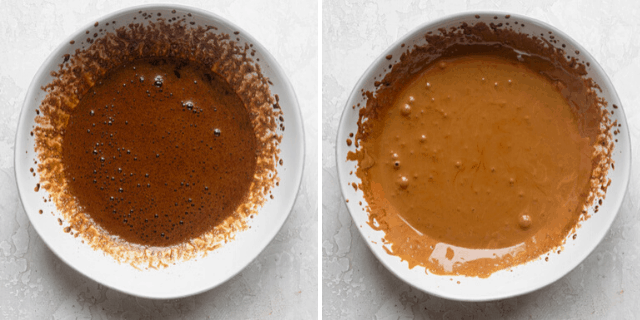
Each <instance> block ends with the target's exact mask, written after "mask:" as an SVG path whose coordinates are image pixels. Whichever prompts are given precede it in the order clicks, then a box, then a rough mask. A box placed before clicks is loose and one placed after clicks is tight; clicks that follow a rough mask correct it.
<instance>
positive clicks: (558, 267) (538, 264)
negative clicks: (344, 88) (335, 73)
mask: <svg viewBox="0 0 640 320" xmlns="http://www.w3.org/2000/svg"><path fill="white" fill-rule="evenodd" d="M476 14H477V15H480V18H479V19H476V18H475V15H476ZM506 15H507V13H503V12H473V13H470V12H467V13H461V14H456V15H452V16H447V17H444V18H441V19H438V20H435V21H432V22H429V23H426V24H424V25H422V26H420V27H418V28H416V29H414V30H413V31H411V32H409V33H408V34H406V35H405V36H403V37H402V38H400V39H399V40H398V41H396V42H395V43H394V44H393V45H391V46H390V47H389V48H388V49H387V50H385V51H384V52H382V54H381V55H380V56H379V57H378V58H377V59H376V60H375V61H374V62H373V64H371V66H370V67H369V68H368V69H367V71H365V73H364V75H363V76H362V77H361V78H360V80H359V81H358V83H357V84H356V85H355V87H354V89H353V91H352V92H351V95H350V96H349V99H348V100H347V104H346V106H345V110H344V112H343V114H342V118H341V119H340V125H339V129H338V135H337V143H336V146H337V147H336V157H337V167H338V177H339V181H340V188H341V189H342V194H343V196H344V197H345V199H349V202H348V203H347V207H348V209H349V212H350V213H351V217H352V219H353V221H354V222H355V224H356V225H357V226H358V227H359V230H360V233H361V235H362V237H363V238H364V240H365V242H366V243H367V245H369V248H370V249H371V251H373V253H374V254H375V256H376V257H377V258H378V260H380V262H381V263H382V264H383V265H384V266H385V267H386V268H387V269H389V271H391V272H392V273H393V274H395V275H396V276H397V277H399V278H400V279H402V280H403V281H405V282H407V283H408V284H410V285H412V286H415V287H416V288H418V289H420V290H422V291H424V292H427V293H429V294H433V295H436V296H440V297H443V298H448V299H454V300H463V301H487V300H495V299H502V298H508V297H514V296H517V295H521V294H525V293H528V292H531V291H534V290H537V289H540V288H542V287H544V286H546V285H548V284H551V283H553V282H554V281H556V280H558V279H560V278H561V277H563V276H564V275H566V274H567V273H568V272H569V271H571V270H572V269H573V268H575V267H576V266H577V265H578V264H580V262H582V261H583V260H584V259H585V258H586V257H587V256H588V255H589V254H590V253H591V252H592V251H593V249H595V247H596V246H597V245H598V243H600V241H601V240H602V238H603V237H604V236H605V234H606V233H607V232H608V230H609V228H610V226H611V224H612V223H613V220H614V219H615V217H616V215H617V213H618V210H619V209H620V205H621V204H622V200H623V198H624V194H625V192H626V189H627V185H628V183H629V172H630V169H631V168H630V166H631V146H630V137H629V131H628V128H627V121H626V118H625V116H624V111H623V109H622V105H621V104H620V100H619V99H618V95H617V94H616V91H615V89H614V88H613V85H612V84H611V81H609V78H608V77H607V75H606V74H605V72H604V71H603V70H602V68H601V67H600V65H599V64H598V63H597V62H596V61H595V60H594V58H593V57H592V56H591V55H590V54H589V53H588V52H587V50H585V49H584V48H583V47H582V46H581V45H579V44H578V43H576V42H575V41H574V40H573V39H571V38H570V37H569V36H567V35H566V34H564V33H563V32H562V31H560V30H558V29H556V28H554V27H552V26H550V25H548V24H546V23H543V22H540V21H537V20H534V19H532V18H528V17H525V16H521V15H516V14H511V15H510V18H509V19H507V18H506V17H505V16H506ZM494 17H498V18H497V20H496V19H494ZM515 21H518V22H519V24H518V27H516V28H515V30H516V31H519V32H522V33H527V34H531V35H536V36H537V35H540V34H541V33H543V34H547V32H548V31H552V32H553V35H554V36H555V39H557V40H559V41H560V43H565V44H566V46H567V47H566V48H565V50H566V52H574V51H575V50H579V51H580V60H583V59H584V61H585V62H589V63H590V67H587V71H588V72H589V74H588V76H589V77H591V78H593V80H595V82H596V83H598V84H599V85H600V86H601V87H602V93H601V95H600V96H601V97H604V98H605V100H606V101H607V102H608V103H609V105H611V104H616V105H617V106H618V107H619V108H618V109H617V110H616V112H615V114H613V115H612V116H611V118H612V120H617V121H618V123H620V124H622V127H620V128H619V129H620V131H621V133H620V134H618V135H617V136H615V138H616V139H618V142H617V143H616V144H615V149H614V153H613V159H614V160H615V170H610V171H609V175H608V178H611V180H612V183H611V186H610V187H609V189H608V191H607V195H606V200H604V202H603V203H602V205H601V206H600V209H599V212H598V213H595V214H593V209H590V213H591V214H592V216H591V218H589V219H588V220H587V221H586V222H584V223H583V224H582V227H580V228H578V230H577V239H576V240H571V241H567V242H566V244H565V245H564V250H563V251H562V252H561V254H552V256H551V258H550V259H549V261H548V262H546V261H544V259H537V260H534V261H531V262H529V263H526V264H523V265H520V266H516V267H513V268H511V269H510V270H501V271H498V272H496V273H494V274H492V275H491V276H490V277H489V278H486V279H482V278H476V277H465V276H438V275H433V274H429V275H427V274H425V269H424V268H423V267H414V268H413V269H409V267H408V264H407V262H402V261H401V260H400V258H399V257H397V256H393V255H389V254H387V253H386V252H385V251H384V249H383V248H382V242H381V241H380V239H381V238H382V237H383V236H384V232H383V231H376V230H373V229H372V228H371V227H370V226H369V224H367V220H368V217H367V213H366V212H365V211H362V210H361V206H359V205H358V202H360V201H362V203H363V205H366V201H365V199H364V198H363V193H362V191H360V190H358V191H355V190H354V188H351V187H348V186H347V183H351V182H356V183H359V182H360V180H359V179H358V178H357V177H356V176H355V175H349V172H351V171H354V172H355V170H356V167H357V163H356V162H355V161H347V160H346V159H347V152H349V151H350V150H354V149H355V146H353V145H352V146H350V147H348V146H347V144H346V143H345V141H346V140H347V138H349V136H348V135H349V133H350V132H357V128H358V126H357V124H356V121H357V120H358V111H359V109H357V108H356V109H355V110H354V109H352V108H351V106H353V105H356V104H358V103H361V104H364V103H365V101H366V100H365V99H364V98H363V97H362V95H361V90H364V91H372V92H373V91H374V88H375V87H374V81H375V80H374V77H375V76H378V75H380V74H382V75H383V76H384V74H385V73H386V72H387V71H385V70H386V69H385V68H387V67H388V65H389V61H388V60H387V59H386V58H385V57H386V56H387V55H392V56H393V57H399V56H400V55H401V54H402V53H403V52H404V51H405V50H406V49H407V48H409V47H412V46H413V45H414V44H418V45H422V44H425V40H424V37H423V35H425V34H426V33H427V32H429V31H433V32H434V33H437V32H438V29H439V28H445V29H448V28H450V27H457V26H459V25H460V23H462V22H468V23H470V24H471V23H477V22H485V23H487V24H489V23H495V24H498V23H501V22H502V23H506V22H510V23H511V25H513V24H514V22H515ZM520 24H524V27H522V26H520ZM402 44H405V45H406V46H405V47H401V45H402ZM457 281H460V284H458V283H457Z"/></svg>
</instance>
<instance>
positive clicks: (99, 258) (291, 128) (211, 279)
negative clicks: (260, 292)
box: [15, 5, 304, 298]
mask: <svg viewBox="0 0 640 320" xmlns="http://www.w3.org/2000/svg"><path fill="white" fill-rule="evenodd" d="M172 10H176V13H172ZM139 11H142V12H147V13H153V14H154V16H155V15H156V14H157V13H161V14H162V16H163V17H172V16H180V17H182V16H183V15H186V14H189V13H190V14H191V16H190V17H189V21H194V22H195V26H198V25H203V26H204V25H213V26H216V27H217V28H218V30H217V31H215V32H220V33H226V34H233V32H235V31H240V33H239V34H238V35H235V36H234V38H235V37H237V38H240V41H239V42H240V43H242V44H243V43H248V44H253V48H254V49H255V50H256V53H255V57H254V59H259V62H258V64H259V65H260V67H261V68H262V71H263V74H264V75H265V76H267V77H268V78H269V79H270V80H271V81H272V82H273V85H272V86H271V93H272V94H278V96H279V98H280V106H281V108H282V110H283V113H284V117H285V125H286V130H285V131H284V132H283V139H282V143H281V144H280V148H281V152H280V156H281V158H282V159H284V166H278V175H279V176H280V178H281V181H280V184H279V186H277V187H275V188H274V189H273V192H272V193H273V195H274V199H275V200H268V201H267V203H266V204H265V205H264V207H262V208H261V209H260V212H259V214H258V215H256V216H255V218H253V219H250V221H249V225H250V229H248V230H246V231H243V232H240V233H238V234H237V235H236V238H235V240H233V241H230V242H228V243H226V244H225V245H223V246H222V247H221V248H220V249H217V250H214V251H212V252H210V253H209V254H208V255H206V256H205V257H202V258H198V259H194V260H189V261H186V262H181V263H177V264H175V265H171V266H169V267H167V268H164V269H147V270H138V269H135V268H133V267H132V266H130V265H126V264H119V263H117V262H116V261H115V260H114V259H113V258H111V257H109V256H106V255H105V254H104V253H103V252H101V251H94V250H92V249H91V248H89V246H87V245H85V244H83V243H81V237H78V238H74V237H72V236H70V235H69V234H67V233H64V232H63V227H62V226H60V225H58V221H57V219H58V217H60V214H59V213H58V212H57V210H56V208H55V206H54V205H53V204H52V203H51V202H44V201H43V196H44V195H45V194H43V192H45V191H44V190H40V192H38V193H36V192H34V187H35V186H36V183H37V182H38V181H39V177H38V176H36V177H33V176H32V175H31V173H30V172H29V168H30V167H34V159H37V156H36V154H35V152H34V138H33V137H31V136H30V134H29V132H30V131H31V130H32V129H33V127H34V126H35V125H36V124H35V121H34V119H35V117H36V111H35V110H36V109H37V108H38V107H39V106H40V102H41V101H42V100H43V98H44V97H45V95H46V93H45V92H44V91H43V90H41V89H40V88H41V87H42V86H44V85H46V84H48V83H49V82H50V81H51V80H52V77H51V75H50V72H51V71H54V70H57V68H58V64H59V63H61V60H62V57H63V55H64V54H67V53H68V54H73V53H74V51H75V50H76V49H77V48H79V47H80V46H81V42H82V41H83V40H84V39H86V37H87V36H86V34H85V30H89V31H90V32H91V33H94V32H97V29H98V28H101V29H106V30H107V31H113V30H114V29H115V28H114V27H115V26H124V25H128V24H130V23H133V22H143V23H148V21H150V20H151V19H141V18H140V16H139V14H138V12H139ZM135 16H138V18H137V20H134V17H135ZM97 21H99V22H101V23H100V26H99V27H94V23H95V21H92V22H91V23H89V24H87V25H86V26H85V27H84V28H82V29H80V30H78V31H77V32H76V33H74V34H73V35H71V36H70V37H69V38H67V39H66V40H65V41H64V42H63V43H62V44H61V45H60V46H58V47H57V48H56V49H55V50H54V51H53V52H52V53H51V55H50V56H49V57H48V59H47V60H46V61H45V62H44V64H43V65H42V66H41V67H40V69H39V70H38V72H37V73H36V75H35V77H34V79H33V81H32V83H31V86H30V88H29V91H28V92H27V96H26V99H25V102H24V105H23V108H22V113H21V115H20V120H19V121H20V122H19V125H18V131H17V135H16V145H15V168H16V179H17V183H18V189H19V192H20V197H21V200H22V204H23V205H24V208H25V211H26V212H27V215H28V216H29V218H30V220H31V223H32V224H33V226H34V228H35V229H36V231H37V232H38V234H39V235H40V237H41V238H42V239H43V240H44V242H45V243H46V244H47V245H48V246H49V248H51V250H52V251H53V252H55V254H56V255H57V256H58V257H60V258H61V259H62V260H63V261H65V262H66V263H67V264H69V265H70V266H72V267H73V268H75V269H76V270H78V271H79V272H80V273H82V274H84V275H85V276H87V277H89V278H91V279H93V280H95V281H97V282H99V283H101V284H103V285H106V286H108V287H111V288H113V289H116V290H119V291H122V292H125V293H129V294H132V295H136V296H141V297H148V298H177V297H184V296H187V295H192V294H196V293H199V292H202V291H205V290H208V289H211V288H213V287H215V286H217V285H219V284H221V283H223V282H225V281H226V280H228V279H230V278H231V277H233V276H234V275H235V274H237V273H238V272H240V271H241V270H242V269H243V268H244V267H246V266H247V265H248V264H249V263H250V262H251V261H252V260H253V259H254V258H256V257H257V256H258V254H259V253H260V252H261V251H262V250H263V249H264V248H265V247H266V246H267V244H268V243H269V242H270V241H271V240H272V239H273V238H274V237H275V235H276V233H277V232H278V231H279V230H280V228H281V227H282V225H283V224H284V222H285V220H286V219H287V217H288V215H289V213H290V211H291V209H292V208H293V204H294V201H295V198H296V195H297V192H298V190H299V186H300V182H301V180H302V170H303V162H304V132H303V128H302V118H301V115H300V110H299V106H298V102H297V99H296V96H295V93H294V91H293V88H292V87H291V84H290V83H289V80H288V79H287V77H286V75H285V73H284V70H283V69H282V68H281V67H280V65H279V64H278V63H277V62H276V61H275V59H274V58H273V56H271V55H270V54H269V52H267V50H266V49H265V48H264V47H263V46H262V45H260V43H258V42H257V41H256V40H255V39H254V38H253V37H251V36H250V35H249V34H248V33H247V32H244V31H243V30H242V29H241V28H239V27H238V26H236V25H235V24H233V23H231V22H229V21H227V20H225V19H223V18H221V17H219V16H217V15H215V14H212V13H209V12H206V11H203V10H200V9H197V8H191V7H185V6H177V5H146V6H138V7H132V8H128V9H125V10H121V11H117V12H114V13H111V14H108V15H106V16H104V17H102V18H100V19H98V20H97ZM111 21H116V23H115V24H110V26H105V23H103V22H111ZM94 29H95V30H94ZM71 40H74V41H75V45H70V41H71ZM40 209H42V210H43V211H44V214H39V213H38V211H39V210H40Z"/></svg>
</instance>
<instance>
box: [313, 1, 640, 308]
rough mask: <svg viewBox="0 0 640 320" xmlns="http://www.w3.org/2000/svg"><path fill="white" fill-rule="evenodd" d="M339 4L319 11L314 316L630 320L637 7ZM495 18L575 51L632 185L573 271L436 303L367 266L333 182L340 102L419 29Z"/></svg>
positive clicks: (639, 111)
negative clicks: (521, 23)
mask: <svg viewBox="0 0 640 320" xmlns="http://www.w3.org/2000/svg"><path fill="white" fill-rule="evenodd" d="M397 3H400V1H384V2H383V1H344V0H327V1H324V3H323V27H322V29H323V30H322V32H323V38H322V41H323V44H322V63H323V67H322V70H323V73H322V83H323V92H322V99H323V100H322V121H323V125H322V180H323V185H322V211H323V221H322V278H323V279H322V280H323V284H322V313H323V317H324V318H327V319H339V318H342V319H378V320H380V319H636V318H639V317H640V303H638V302H639V301H640V259H639V258H640V214H639V213H640V200H639V199H640V197H639V196H640V152H639V151H638V150H640V90H639V89H638V88H639V83H640V20H638V16H639V15H640V2H637V1H611V2H606V3H602V4H600V2H599V1H560V0H549V1H501V0H497V1H496V0H490V1H484V0H457V1H454V0H450V1H433V0H432V1H413V2H409V1H405V2H403V4H397ZM471 10H499V11H506V12H509V13H519V14H524V15H527V16H530V17H533V18H536V19H539V20H542V21H545V22H547V23H550V24H552V25H554V26H555V27H557V28H559V29H561V30H562V31H564V32H565V33H567V34H569V35H570V36H571V37H572V38H574V39H575V40H577V41H578V42H579V43H581V44H582V45H583V46H584V47H586V49H587V50H588V51H589V52H590V53H591V54H592V55H593V56H594V57H595V58H596V60H597V61H599V63H600V64H601V65H602V67H603V68H604V70H605V71H606V72H607V74H608V75H609V77H610V78H611V80H612V81H613V83H614V86H615V88H616V90H617V92H618V94H619V96H620V99H621V100H622V104H623V107H624V110H625V112H626V115H627V119H628V121H629V130H630V132H631V141H632V146H633V151H632V152H633V155H632V158H633V162H634V163H633V165H632V172H631V183H630V185H629V190H628V192H627V195H626V198H625V201H624V203H623V204H622V209H621V210H620V212H619V214H618V217H617V218H616V220H615V222H614V224H613V226H612V228H611V230H610V232H609V233H608V235H607V236H606V237H605V239H604V240H603V241H602V243H601V244H600V245H599V246H598V247H597V248H596V250H595V251H594V252H593V253H592V254H591V255H590V256H589V257H588V258H587V259H586V260H585V261H584V262H583V263H582V264H580V265H579V266H578V267H577V268H576V269H574V270H573V271H572V272H571V273H569V274H568V275H567V276H565V277H564V278H562V279H561V280H559V281H557V282H556V283H554V284H552V285H550V286H548V287H546V288H543V289H541V290H538V291H536V292H533V293H531V294H527V295H524V296H521V297H517V298H512V299H505V300H500V301H494V302H486V303H463V302H456V301H449V300H445V299H441V298H437V297H434V296H431V295H428V294H425V293H422V292H420V291H419V290H417V289H415V288H413V287H411V286H409V285H407V284H405V283H404V282H402V281H401V280H399V279H398V278H396V277H395V276H393V275H392V274H391V273H390V272H389V271H387V270H386V269H385V268H384V267H383V266H382V265H381V264H380V263H379V262H378V260H377V259H376V258H375V257H374V256H373V254H372V253H371V252H370V250H369V248H368V247H367V245H366V244H365V242H364V241H363V239H362V237H361V236H360V234H359V231H358V230H357V227H356V226H355V225H354V224H353V223H352V220H351V217H350V215H349V212H348V211H347V208H346V206H345V205H344V200H343V198H342V195H341V193H340V188H339V187H338V182H337V171H336V167H335V137H336V132H337V129H338V120H339V118H340V115H341V114H342V110H343V108H344V107H345V103H346V101H347V98H348V96H349V94H350V92H351V90H352V88H353V86H354V85H355V83H356V82H357V80H358V79H359V78H360V76H361V75H362V74H363V73H364V71H365V70H366V68H367V67H368V66H369V64H371V62H372V61H373V60H374V59H375V58H376V57H377V56H378V55H379V54H381V52H382V51H383V50H385V49H386V48H387V47H388V46H389V45H391V44H392V43H393V42H394V41H395V40H396V39H398V38H399V37H400V36H402V35H404V34H405V33H407V32H408V31H410V30H412V29H413V28H415V27H417V26H418V25H420V24H422V23H424V22H428V21H431V20H433V19H436V18H438V17H442V16H443V15H448V14H453V13H457V12H461V11H471Z"/></svg>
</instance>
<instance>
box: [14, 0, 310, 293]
mask: <svg viewBox="0 0 640 320" xmlns="http://www.w3.org/2000/svg"><path fill="white" fill-rule="evenodd" d="M172 9H177V10H181V11H185V12H193V13H197V14H199V15H201V16H203V17H205V18H206V19H209V20H212V21H218V22H219V23H221V24H226V25H227V26H229V27H231V28H233V29H235V30H237V31H239V32H240V33H241V34H243V37H244V38H245V39H246V40H247V43H251V44H253V46H254V48H255V49H258V50H259V52H260V54H262V55H263V56H264V57H265V58H266V59H265V60H264V61H265V63H268V66H269V67H270V68H271V69H273V72H274V73H277V74H282V75H283V77H282V79H280V81H279V82H281V84H282V86H283V91H288V92H291V106H292V107H291V110H292V114H291V115H290V116H292V117H294V118H295V119H296V121H297V122H298V123H299V129H300V141H301V142H300V143H301V146H302V149H301V150H300V151H299V152H300V153H301V158H300V161H301V164H300V173H299V175H298V176H295V177H294V187H295V190H296V192H295V194H293V195H292V196H291V199H292V200H291V201H290V204H289V205H288V206H286V216H285V217H284V219H282V221H281V222H280V224H279V225H276V228H272V231H270V232H268V233H267V236H266V238H265V240H267V241H261V242H260V243H257V244H256V246H258V247H259V250H258V251H257V254H256V255H255V256H254V257H253V258H251V259H249V260H247V262H246V263H245V264H244V265H240V266H239V267H238V268H236V269H235V271H233V272H231V273H229V274H228V275H227V276H226V277H224V278H222V279H221V280H219V281H214V282H212V283H211V284H210V285H207V286H204V287H203V288H200V289H199V290H194V291H190V292H186V293H182V294H178V295H162V296H160V295H159V296H154V295H149V294H140V293H138V292H134V291H132V290H127V289H124V288H119V287H115V286H112V285H111V284H108V283H104V282H101V281H99V280H97V279H94V278H93V277H92V276H91V275H89V274H87V273H86V272H85V270H81V269H79V268H77V266H76V265H74V264H73V263H71V262H70V261H68V260H67V259H65V257H64V255H62V254H61V253H60V251H59V250H57V249H56V247H55V246H52V245H51V244H50V243H49V242H48V241H46V240H45V239H44V238H43V237H42V236H40V235H41V234H42V230H40V229H39V226H38V225H37V224H34V223H31V225H32V226H33V228H34V229H35V230H36V233H37V234H38V237H39V238H40V239H41V240H42V242H44V244H45V245H46V246H47V247H48V248H49V250H51V251H52V252H53V253H54V254H55V256H56V257H58V258H59V259H60V260H62V261H63V262H64V263H65V264H67V265H68V266H70V267H71V269H73V270H75V271H77V272H78V273H80V274H82V275H83V276H85V277H87V278H89V279H91V280H93V281H96V282H98V283H100V284H102V285H104V286H106V287H108V288H111V289H113V290H116V291H118V292H122V293H125V294H128V295H132V296H136V297H141V298H147V299H178V298H184V297H189V296H194V295H197V294H200V293H202V292H205V291H209V290H211V289H213V288H215V287H218V286H220V285H222V284H223V283H226V282H227V281H229V280H230V279H232V278H234V277H235V276H236V275H238V274H239V273H240V272H242V271H243V270H244V269H246V267H247V266H248V265H250V264H251V263H252V262H253V261H255V260H256V259H257V258H258V256H260V254H261V253H262V252H263V251H264V249H265V248H266V247H267V246H268V245H269V244H270V243H271V242H272V241H273V239H274V238H275V237H276V235H277V234H278V233H279V232H280V231H281V230H282V227H283V226H284V225H285V223H286V222H287V221H288V220H289V217H290V216H291V213H292V212H293V208H294V206H295V203H296V202H297V200H298V196H299V194H300V189H301V186H302V180H303V177H304V172H305V166H306V165H305V164H306V139H305V137H306V135H305V130H304V121H303V119H302V113H301V110H300V103H299V101H298V97H297V94H296V92H295V90H294V88H293V86H292V85H291V82H290V80H289V77H288V76H287V73H286V72H285V70H284V68H282V66H281V65H280V63H279V62H278V61H277V60H276V58H275V57H274V56H273V55H272V54H271V52H269V50H268V49H267V48H266V47H265V46H264V45H262V44H261V43H260V42H258V41H257V40H256V38H254V37H253V36H252V35H251V34H250V33H248V32H246V31H245V30H244V29H242V28H241V27H239V26H238V25H237V24H235V23H234V22H231V21H230V20H228V19H226V18H224V17H222V16H220V15H218V14H216V13H213V12H211V11H208V10H206V9H201V8H197V7H193V6H187V5H182V4H173V3H148V4H142V5H135V6H127V7H124V8H121V9H118V10H114V11H111V12H108V13H106V14H103V15H101V16H99V17H97V18H92V19H91V20H90V21H110V19H112V18H115V17H117V16H120V15H123V14H127V13H131V12H135V11H140V10H172ZM141 22H142V23H144V21H141ZM94 23H95V22H87V23H85V24H83V25H82V26H81V27H80V28H77V29H76V30H75V31H73V32H72V33H70V34H69V35H68V36H66V37H65V38H64V40H62V41H61V42H60V43H59V44H58V45H57V46H56V47H55V48H54V49H53V50H52V51H51V52H50V53H49V55H48V56H47V58H46V59H45V60H44V61H43V62H42V63H41V65H40V67H39V68H38V70H37V71H36V73H35V74H34V75H33V78H32V80H31V83H30V84H29V87H28V89H27V92H26V94H25V98H24V101H23V103H22V107H21V110H20V114H19V116H18V126H17V128H16V136H15V139H14V157H13V167H14V170H13V171H14V175H15V177H16V179H15V183H16V187H17V190H18V195H19V199H20V204H21V205H22V208H23V209H24V210H25V214H26V215H27V217H28V218H29V220H31V217H30V215H29V213H28V212H27V209H26V207H25V206H24V202H25V201H26V199H25V198H24V195H23V194H22V192H21V183H20V179H19V178H18V171H17V170H18V166H17V163H18V161H19V160H18V154H19V153H18V149H17V148H16V146H17V145H18V140H19V139H20V138H21V137H22V136H21V135H20V132H21V131H22V130H25V129H24V128H23V126H22V124H23V123H24V122H26V117H27V114H28V111H27V109H28V106H29V105H30V100H31V99H33V97H34V96H35V95H36V92H37V91H38V90H40V88H39V87H37V86H36V83H37V82H38V81H37V80H38V79H39V78H41V77H42V76H43V75H44V74H45V73H47V72H49V71H50V70H48V68H47V66H49V65H50V64H51V63H52V61H53V60H54V59H57V58H58V56H57V54H58V53H60V52H62V51H63V50H64V47H65V46H66V45H67V44H68V43H69V42H70V41H72V40H74V39H75V38H76V37H77V36H78V35H81V34H82V32H83V30H89V29H90V28H93V27H94ZM295 180H297V181H295ZM56 210H57V208H56Z"/></svg>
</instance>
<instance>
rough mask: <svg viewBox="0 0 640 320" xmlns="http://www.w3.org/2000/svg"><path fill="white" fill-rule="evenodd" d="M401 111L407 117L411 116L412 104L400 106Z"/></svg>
mask: <svg viewBox="0 0 640 320" xmlns="http://www.w3.org/2000/svg"><path fill="white" fill-rule="evenodd" d="M400 113H402V115H403V116H405V117H406V116H409V115H410V114H411V106H410V105H408V104H405V105H404V106H402V107H401V108H400Z"/></svg>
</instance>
